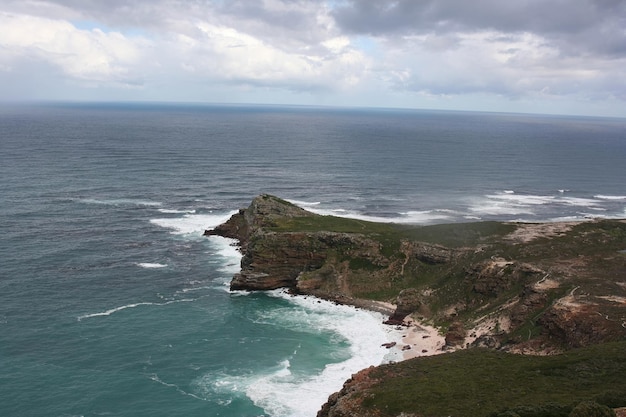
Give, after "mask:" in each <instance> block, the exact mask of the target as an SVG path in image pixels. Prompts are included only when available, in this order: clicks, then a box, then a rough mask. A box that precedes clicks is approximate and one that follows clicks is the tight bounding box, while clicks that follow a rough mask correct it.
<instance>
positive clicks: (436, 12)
mask: <svg viewBox="0 0 626 417" xmlns="http://www.w3.org/2000/svg"><path fill="white" fill-rule="evenodd" d="M0 100H3V101H12V100H88V101H100V100H102V101H112V100H123V101H126V100H141V101H177V102H181V101H182V102H209V103H224V102H228V103H273V104H312V105H337V106H372V107H410V108H430V109H456V110H487V111H514V112H516V111H519V112H532V113H560V114H588V115H605V116H621V117H626V0H515V1H513V0H511V1H508V0H506V1H505V0H471V1H470V0H397V1H376V0H329V1H321V0H320V1H305V0H0Z"/></svg>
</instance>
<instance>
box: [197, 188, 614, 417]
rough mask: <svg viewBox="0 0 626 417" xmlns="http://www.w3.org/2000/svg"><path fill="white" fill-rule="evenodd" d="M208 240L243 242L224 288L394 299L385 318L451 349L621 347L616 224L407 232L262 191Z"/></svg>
mask: <svg viewBox="0 0 626 417" xmlns="http://www.w3.org/2000/svg"><path fill="white" fill-rule="evenodd" d="M206 234H217V235H221V236H226V237H230V238H235V239H238V241H239V242H240V247H241V251H242V253H243V258H242V261H241V272H240V273H239V274H237V275H236V276H235V277H234V278H233V280H232V282H231V288H232V289H238V290H268V289H274V288H280V287H285V288H289V289H290V290H291V291H293V292H296V293H302V294H311V295H315V296H318V297H322V298H325V299H329V300H335V301H338V302H342V303H351V304H356V305H367V300H374V301H384V302H389V303H393V304H395V305H396V309H395V311H393V312H391V314H390V318H389V323H393V324H400V323H402V322H403V320H404V319H405V318H406V317H407V316H410V317H412V318H414V319H417V320H418V321H421V322H427V323H429V324H432V325H435V326H437V327H439V328H440V329H441V331H442V332H443V333H444V334H445V335H446V344H447V346H446V349H448V350H455V349H458V348H466V347H487V348H491V349H497V350H500V351H508V352H515V353H535V354H536V353H544V354H545V353H557V352H563V351H566V350H569V349H572V348H579V347H585V346H591V345H595V344H599V343H606V342H611V341H620V340H626V222H624V221H620V220H597V221H588V222H578V223H553V224H520V223H501V222H477V223H467V224H448V225H434V226H421V227H420V226H406V225H395V224H381V223H371V222H365V221H361V220H354V219H345V218H337V217H333V216H320V215H316V214H313V213H310V212H307V211H305V210H303V209H301V208H299V207H297V206H295V205H293V204H291V203H289V202H286V201H284V200H281V199H279V198H277V197H274V196H270V195H261V196H259V197H256V198H255V199H254V200H253V202H252V204H251V205H250V206H249V207H248V208H246V209H242V210H240V211H239V213H237V214H235V215H234V216H233V217H232V218H231V219H230V220H228V221H227V222H226V223H225V224H223V225H220V226H219V227H217V228H216V229H214V230H210V231H207V232H206ZM403 363H404V362H403ZM398 366H402V364H399V365H398ZM625 405H626V404H625ZM328 415H333V414H328ZM335 415H340V414H335ZM361 415H365V414H361Z"/></svg>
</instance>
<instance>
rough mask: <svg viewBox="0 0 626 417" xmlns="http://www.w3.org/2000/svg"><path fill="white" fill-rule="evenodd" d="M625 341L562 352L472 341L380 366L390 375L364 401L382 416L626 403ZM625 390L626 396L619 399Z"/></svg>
mask: <svg viewBox="0 0 626 417" xmlns="http://www.w3.org/2000/svg"><path fill="white" fill-rule="evenodd" d="M625 375H626V342H618V343H610V344H604V345H596V346H592V347H590V348H585V349H579V350H573V351H569V352H567V353H564V354H562V355H557V356H522V355H512V354H507V353H502V352H497V351H490V350H483V349H470V350H462V351H458V352H455V353H450V354H444V355H439V356H431V357H424V358H417V359H413V360H410V361H405V362H402V363H401V364H393V365H386V366H382V367H379V368H378V369H377V370H376V371H375V372H374V373H373V374H372V377H374V378H381V379H382V380H383V381H384V383H382V384H379V385H377V386H375V387H373V388H372V389H371V391H369V392H368V393H367V398H365V400H364V402H363V405H364V406H366V407H367V408H368V409H376V410H379V411H380V413H381V416H396V415H398V414H399V413H400V412H411V413H419V414H420V415H427V416H433V417H435V416H463V417H473V416H476V417H479V416H486V415H487V414H489V413H490V412H494V411H498V410H501V409H503V408H504V406H505V405H506V406H507V407H514V406H524V405H526V406H530V405H532V406H537V405H542V404H547V403H558V404H562V405H571V404H575V403H578V402H580V401H583V400H593V399H596V400H597V399H598V398H600V397H605V398H612V400H613V403H614V404H613V406H626V377H625ZM620 398H621V400H622V402H623V404H621V405H620V404H615V402H616V401H619V399H620Z"/></svg>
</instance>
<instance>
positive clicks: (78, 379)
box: [0, 103, 626, 417]
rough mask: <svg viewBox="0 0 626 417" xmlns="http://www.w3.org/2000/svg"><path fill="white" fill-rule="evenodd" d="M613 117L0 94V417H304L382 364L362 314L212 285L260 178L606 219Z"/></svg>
mask: <svg viewBox="0 0 626 417" xmlns="http://www.w3.org/2000/svg"><path fill="white" fill-rule="evenodd" d="M625 161H626V120H624V119H610V118H586V117H566V116H545V115H544V116H540V115H520V114H498V113H474V112H443V111H424V110H391V109H339V108H315V107H279V106H236V105H184V104H177V105H170V104H115V103H104V104H85V103H83V104H78V103H75V104H71V103H65V104H22V105H8V104H3V105H1V106H0V195H1V198H0V216H1V219H2V221H1V227H2V230H1V234H0V259H1V261H0V265H1V267H0V415H2V416H7V417H12V416H15V417H30V416H33V417H34V416H58V417H70V416H133V417H141V416H151V417H155V416H186V417H194V416H229V417H231V416H232V417H234V416H237V417H239V416H268V417H270V416H271V417H312V416H315V414H316V412H317V410H318V409H319V408H320V407H321V405H322V404H323V403H324V402H325V401H326V399H327V397H328V395H329V394H331V393H333V392H335V391H337V390H339V389H340V388H341V386H342V384H343V382H344V381H345V380H346V379H348V378H349V377H350V376H351V374H353V373H355V372H357V371H358V370H360V369H362V368H365V367H368V366H370V365H377V364H380V363H383V362H385V361H391V360H398V359H399V357H398V356H397V355H396V353H393V352H391V351H389V350H387V349H385V348H383V347H381V344H382V343H385V342H387V341H390V340H394V338H397V337H398V335H397V334H396V333H394V330H393V329H390V328H388V327H387V326H384V325H382V320H383V317H382V316H381V315H380V314H378V313H372V312H368V311H364V310H358V309H355V308H352V307H348V306H337V305H334V304H332V303H328V302H324V301H322V300H317V299H315V298H311V297H294V296H290V295H288V294H286V293H284V292H282V291H272V292H267V293H246V292H230V291H229V289H228V283H229V281H230V278H231V277H232V275H233V274H234V273H236V272H237V271H238V266H239V261H240V254H239V253H238V251H237V249H236V248H235V247H234V246H233V245H234V242H232V241H229V240H227V239H223V238H219V237H210V238H209V237H204V236H203V235H202V233H203V232H204V230H205V229H208V228H212V227H215V226H216V225H218V224H220V223H221V222H223V221H225V220H226V219H228V217H229V216H230V215H231V214H233V213H234V212H235V211H236V210H238V209H239V208H242V207H246V206H247V205H248V204H249V203H250V201H251V200H252V199H253V198H254V197H255V196H256V195H258V194H260V193H270V194H274V195H277V196H279V197H282V198H284V199H287V200H290V201H292V202H294V203H296V204H298V205H300V206H302V207H304V208H306V209H309V210H312V211H315V212H317V213H321V214H334V215H340V216H346V217H355V218H361V219H368V220H374V221H389V222H391V221H393V222H402V223H414V224H432V223H450V222H469V221H479V220H512V221H525V222H537V221H565V220H578V219H589V218H625V217H626V181H624V179H625V178H626V162H625Z"/></svg>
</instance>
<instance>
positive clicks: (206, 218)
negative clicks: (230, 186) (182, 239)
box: [150, 211, 237, 237]
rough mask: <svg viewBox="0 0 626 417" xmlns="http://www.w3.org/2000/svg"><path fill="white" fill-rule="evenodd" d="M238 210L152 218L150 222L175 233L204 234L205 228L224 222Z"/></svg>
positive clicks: (211, 227) (197, 235)
mask: <svg viewBox="0 0 626 417" xmlns="http://www.w3.org/2000/svg"><path fill="white" fill-rule="evenodd" d="M236 212H237V211H231V212H229V213H225V214H224V213H222V214H185V215H184V216H180V217H164V218H158V219H151V220H150V223H152V224H155V225H157V226H160V227H163V228H166V229H170V230H171V233H172V234H175V235H192V236H196V237H199V236H202V234H203V233H204V231H205V230H207V229H213V228H215V227H216V226H218V225H220V224H222V223H224V222H225V221H226V220H228V219H229V218H230V216H232V215H233V214H235V213H236Z"/></svg>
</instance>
